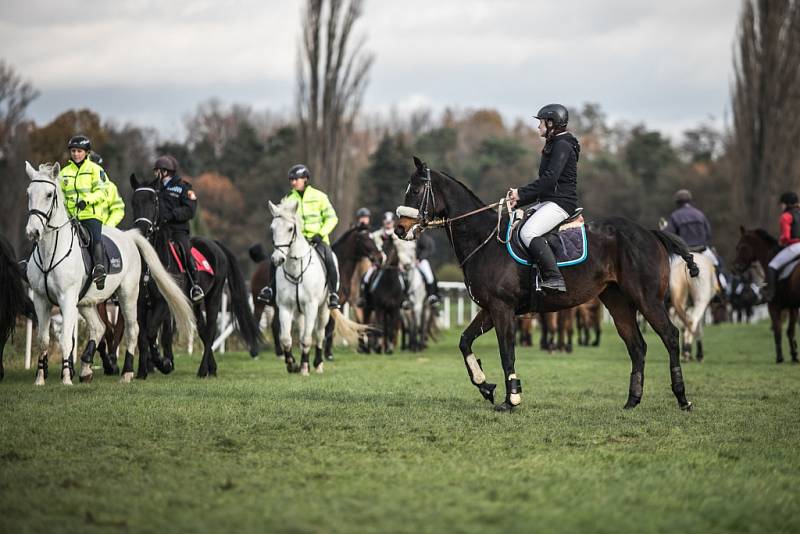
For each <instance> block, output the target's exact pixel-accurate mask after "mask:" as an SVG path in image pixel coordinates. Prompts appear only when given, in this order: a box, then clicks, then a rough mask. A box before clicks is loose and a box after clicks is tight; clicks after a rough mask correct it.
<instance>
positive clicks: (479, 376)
mask: <svg viewBox="0 0 800 534" xmlns="http://www.w3.org/2000/svg"><path fill="white" fill-rule="evenodd" d="M466 362H467V366H468V367H469V370H470V371H472V380H474V381H475V383H476V384H483V383H484V382H486V375H485V374H483V370H482V369H481V366H480V365H478V359H477V358H476V357H475V355H474V354H470V355H469V356H467V359H466Z"/></svg>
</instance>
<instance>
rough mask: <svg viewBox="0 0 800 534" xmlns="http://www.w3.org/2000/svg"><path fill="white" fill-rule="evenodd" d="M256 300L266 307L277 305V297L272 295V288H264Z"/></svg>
mask: <svg viewBox="0 0 800 534" xmlns="http://www.w3.org/2000/svg"><path fill="white" fill-rule="evenodd" d="M256 299H257V300H258V301H259V302H260V303H262V304H264V305H265V306H274V305H275V295H273V294H272V288H271V287H269V286H264V287H262V288H261V291H259V292H258V296H257V297H256Z"/></svg>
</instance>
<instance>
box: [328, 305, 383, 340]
mask: <svg viewBox="0 0 800 534" xmlns="http://www.w3.org/2000/svg"><path fill="white" fill-rule="evenodd" d="M331 317H333V335H334V337H337V338H339V339H343V340H345V341H347V343H348V344H350V345H355V344H356V343H358V338H359V337H361V336H363V335H364V334H366V333H368V332H370V331H373V330H374V328H373V327H371V326H368V325H365V324H360V323H357V322H355V321H351V320H350V319H348V318H347V317H345V316H344V314H343V313H342V312H341V311H339V310H337V309H333V310H331Z"/></svg>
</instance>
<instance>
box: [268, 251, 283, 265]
mask: <svg viewBox="0 0 800 534" xmlns="http://www.w3.org/2000/svg"><path fill="white" fill-rule="evenodd" d="M271 258H272V265H274V266H275V267H280V266H281V265H283V262H285V261H286V256H284V255H283V254H281V253H279V252H273V253H272V256H271Z"/></svg>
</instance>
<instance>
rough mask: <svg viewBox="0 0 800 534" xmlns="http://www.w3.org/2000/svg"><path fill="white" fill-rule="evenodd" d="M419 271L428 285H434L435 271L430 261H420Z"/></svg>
mask: <svg viewBox="0 0 800 534" xmlns="http://www.w3.org/2000/svg"><path fill="white" fill-rule="evenodd" d="M417 269H419V272H420V273H421V274H422V277H423V278H424V279H425V283H426V284H428V285H430V284H432V283H433V270H432V269H431V264H430V263H429V262H428V260H419V263H418V264H417Z"/></svg>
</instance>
